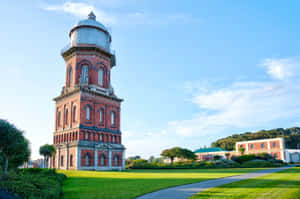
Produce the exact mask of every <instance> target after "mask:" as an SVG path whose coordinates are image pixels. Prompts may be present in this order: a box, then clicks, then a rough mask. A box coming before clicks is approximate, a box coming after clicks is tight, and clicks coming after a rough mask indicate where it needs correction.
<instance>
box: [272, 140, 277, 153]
mask: <svg viewBox="0 0 300 199" xmlns="http://www.w3.org/2000/svg"><path fill="white" fill-rule="evenodd" d="M272 145H273V148H276V147H277V143H276V142H273V144H272ZM275 154H277V153H275Z"/></svg>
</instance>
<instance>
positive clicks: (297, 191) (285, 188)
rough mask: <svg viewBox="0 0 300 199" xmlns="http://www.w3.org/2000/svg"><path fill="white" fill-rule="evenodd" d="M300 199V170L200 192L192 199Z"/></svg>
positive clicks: (286, 171)
mask: <svg viewBox="0 0 300 199" xmlns="http://www.w3.org/2000/svg"><path fill="white" fill-rule="evenodd" d="M200 198H201V199H208V198H209V199H217V198H218V199H220V198H222V199H229V198H230V199H274V198H278V199H281V198H282V199H299V198H300V168H299V167H297V168H291V169H288V170H284V171H281V172H278V173H273V174H269V175H266V176H261V177H258V178H253V179H248V180H243V181H239V182H235V183H231V184H227V185H223V186H220V187H216V188H211V189H208V190H206V191H203V192H200V193H198V194H196V195H195V196H192V197H191V198H190V199H200Z"/></svg>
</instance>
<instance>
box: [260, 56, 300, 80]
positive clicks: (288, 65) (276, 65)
mask: <svg viewBox="0 0 300 199" xmlns="http://www.w3.org/2000/svg"><path fill="white" fill-rule="evenodd" d="M262 66H264V67H266V68H267V73H268V74H269V75H270V76H272V77H273V78H275V79H279V80H285V79H288V78H290V77H293V76H294V75H295V72H296V70H299V68H300V61H299V60H297V59H296V58H284V59H276V58H269V59H265V60H264V61H263V63H262Z"/></svg>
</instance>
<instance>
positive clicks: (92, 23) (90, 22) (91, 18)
mask: <svg viewBox="0 0 300 199" xmlns="http://www.w3.org/2000/svg"><path fill="white" fill-rule="evenodd" d="M84 26H85V27H95V28H97V29H100V30H102V31H104V32H106V33H108V29H107V28H106V27H105V26H104V25H103V24H102V23H100V22H98V21H96V15H95V14H94V13H93V12H90V14H89V15H88V19H84V20H81V21H79V22H77V23H76V24H75V25H74V27H73V28H72V29H71V31H70V35H71V34H72V32H73V31H74V30H75V29H77V28H79V27H84Z"/></svg>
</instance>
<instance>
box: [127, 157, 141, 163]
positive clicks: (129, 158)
mask: <svg viewBox="0 0 300 199" xmlns="http://www.w3.org/2000/svg"><path fill="white" fill-rule="evenodd" d="M138 159H141V156H139V155H136V156H131V157H128V158H127V159H126V160H125V163H126V164H127V165H128V164H130V163H131V162H132V161H133V160H138Z"/></svg>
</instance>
